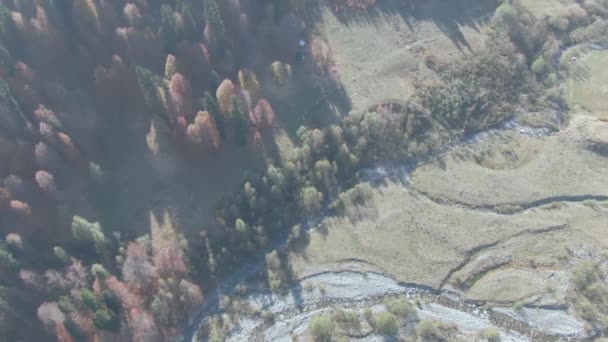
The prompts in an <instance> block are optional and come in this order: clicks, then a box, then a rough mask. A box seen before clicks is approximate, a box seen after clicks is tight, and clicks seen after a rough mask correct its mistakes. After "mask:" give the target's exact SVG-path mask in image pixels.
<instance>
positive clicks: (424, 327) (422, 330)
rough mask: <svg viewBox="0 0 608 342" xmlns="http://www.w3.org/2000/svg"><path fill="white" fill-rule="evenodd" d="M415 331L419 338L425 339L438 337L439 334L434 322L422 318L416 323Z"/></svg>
mask: <svg viewBox="0 0 608 342" xmlns="http://www.w3.org/2000/svg"><path fill="white" fill-rule="evenodd" d="M416 333H417V334H418V336H419V337H420V338H422V339H425V340H434V339H437V338H439V335H440V333H439V329H438V328H437V325H436V324H435V322H433V321H431V320H428V319H423V320H422V321H420V323H418V327H416Z"/></svg>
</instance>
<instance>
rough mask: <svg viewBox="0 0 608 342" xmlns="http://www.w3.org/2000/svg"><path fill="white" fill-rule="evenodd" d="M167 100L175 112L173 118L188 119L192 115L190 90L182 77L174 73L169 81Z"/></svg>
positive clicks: (188, 84) (185, 79) (186, 80)
mask: <svg viewBox="0 0 608 342" xmlns="http://www.w3.org/2000/svg"><path fill="white" fill-rule="evenodd" d="M169 98H170V100H171V104H172V106H173V109H174V111H175V113H174V115H175V116H184V117H188V116H190V115H191V114H192V111H193V109H192V108H193V107H192V89H191V88H190V82H189V81H188V79H187V78H186V77H184V75H182V74H179V73H176V74H174V75H173V76H171V80H170V81H169Z"/></svg>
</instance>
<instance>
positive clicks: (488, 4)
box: [324, 0, 496, 51]
mask: <svg viewBox="0 0 608 342" xmlns="http://www.w3.org/2000/svg"><path fill="white" fill-rule="evenodd" d="M331 2H332V0H326V1H325V2H324V4H325V5H326V6H327V7H328V8H329V9H331V10H332V13H333V14H334V15H335V16H336V18H337V19H338V20H339V21H340V22H341V23H342V24H343V25H346V26H350V25H355V24H356V25H362V24H369V25H375V24H377V23H378V21H380V20H386V17H387V16H395V15H398V16H400V17H401V18H402V19H403V21H404V22H405V23H406V25H407V26H408V27H409V29H410V30H412V31H413V23H415V22H419V21H432V22H433V23H435V24H436V25H437V26H438V27H439V29H440V30H441V32H442V33H443V34H444V35H445V36H446V37H448V38H449V39H450V40H451V41H452V43H453V44H454V45H455V46H456V47H457V48H458V49H459V50H461V51H462V50H463V48H466V49H467V50H469V51H472V49H471V46H470V45H469V43H468V41H467V40H466V38H465V36H464V34H463V33H462V31H461V29H460V28H461V27H470V28H472V29H473V30H475V31H477V32H479V30H480V29H481V26H482V24H483V23H484V21H485V17H487V15H489V14H490V13H492V12H493V11H494V9H495V7H496V4H495V2H494V1H478V0H450V1H441V0H410V1H402V0H378V2H377V3H376V4H375V5H374V6H373V7H371V8H370V9H369V10H368V11H367V12H361V11H354V10H350V9H344V10H341V11H339V12H337V11H336V10H335V9H334V8H333V7H332V6H331Z"/></svg>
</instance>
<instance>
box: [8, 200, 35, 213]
mask: <svg viewBox="0 0 608 342" xmlns="http://www.w3.org/2000/svg"><path fill="white" fill-rule="evenodd" d="M10 207H11V211H12V212H14V213H15V214H17V215H19V216H22V217H28V216H30V215H32V209H31V208H30V205H29V204H27V203H26V202H21V201H17V200H12V201H11V202H10Z"/></svg>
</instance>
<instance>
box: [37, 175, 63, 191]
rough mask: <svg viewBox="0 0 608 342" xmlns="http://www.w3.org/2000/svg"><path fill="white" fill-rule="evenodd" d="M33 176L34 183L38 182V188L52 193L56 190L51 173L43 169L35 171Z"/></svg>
mask: <svg viewBox="0 0 608 342" xmlns="http://www.w3.org/2000/svg"><path fill="white" fill-rule="evenodd" d="M34 178H35V179H36V183H38V186H39V187H40V189H42V190H43V191H45V192H48V193H54V192H55V191H57V186H56V184H55V177H54V176H53V175H52V174H50V173H48V172H46V171H44V170H39V171H36V175H35V176H34Z"/></svg>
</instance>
